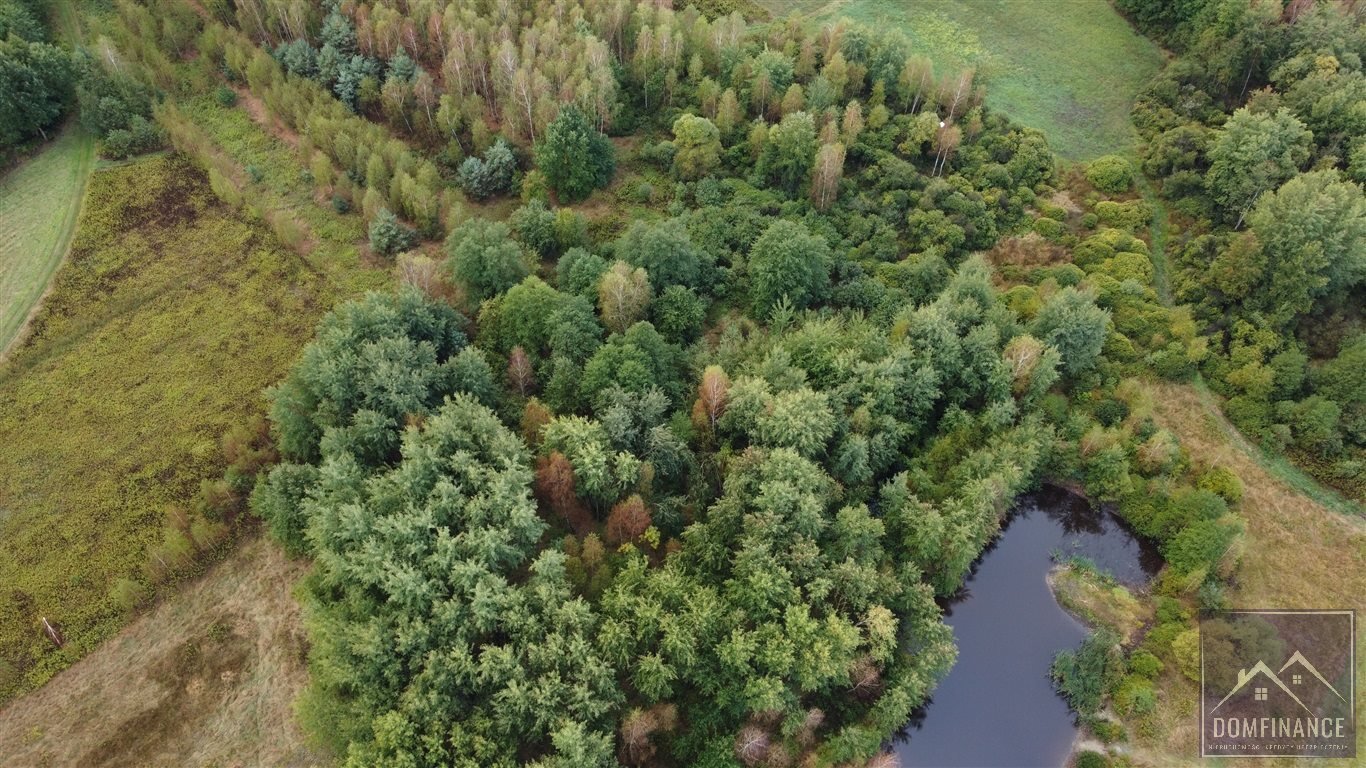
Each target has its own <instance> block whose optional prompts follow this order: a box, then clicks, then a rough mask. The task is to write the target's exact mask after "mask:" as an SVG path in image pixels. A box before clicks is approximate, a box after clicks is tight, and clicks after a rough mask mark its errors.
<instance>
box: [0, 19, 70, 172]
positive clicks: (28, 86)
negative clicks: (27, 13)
mask: <svg viewBox="0 0 1366 768" xmlns="http://www.w3.org/2000/svg"><path fill="white" fill-rule="evenodd" d="M74 78H75V67H74V65H73V64H72V61H71V57H70V56H69V55H68V54H67V53H66V52H65V51H63V50H62V49H61V48H58V47H56V46H54V45H49V44H47V43H43V42H29V41H27V40H24V39H23V38H21V37H19V36H18V35H17V34H14V33H13V32H11V34H10V37H9V38H8V39H6V38H3V37H0V147H8V146H11V145H13V144H17V143H19V142H20V141H24V140H25V139H28V138H30V137H33V136H42V137H44V138H46V137H47V130H48V129H49V128H50V127H52V126H53V125H54V124H55V123H56V122H57V119H58V118H59V117H61V115H62V112H63V111H64V110H65V108H66V104H67V102H68V101H69V100H70V98H71V91H72V85H73V81H74Z"/></svg>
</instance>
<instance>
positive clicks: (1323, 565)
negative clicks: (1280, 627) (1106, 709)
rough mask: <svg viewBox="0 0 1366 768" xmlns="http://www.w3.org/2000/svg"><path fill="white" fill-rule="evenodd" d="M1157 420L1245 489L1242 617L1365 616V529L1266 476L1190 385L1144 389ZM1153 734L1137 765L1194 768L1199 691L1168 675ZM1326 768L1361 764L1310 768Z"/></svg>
mask: <svg viewBox="0 0 1366 768" xmlns="http://www.w3.org/2000/svg"><path fill="white" fill-rule="evenodd" d="M1150 388H1151V393H1152V395H1153V402H1154V405H1155V414H1154V415H1155V417H1156V418H1157V420H1158V421H1159V422H1160V423H1161V424H1162V426H1164V427H1166V428H1168V429H1170V430H1172V431H1173V432H1175V433H1176V434H1177V436H1178V437H1180V438H1181V443H1182V445H1183V446H1185V447H1186V448H1187V450H1189V451H1190V454H1191V456H1192V457H1194V458H1195V459H1196V460H1197V461H1200V462H1203V463H1208V464H1212V465H1221V466H1225V467H1228V468H1229V469H1231V470H1233V472H1234V473H1235V474H1237V475H1238V477H1239V478H1241V479H1242V481H1243V486H1244V494H1243V501H1242V504H1241V510H1240V511H1241V513H1242V516H1243V517H1244V518H1245V519H1246V520H1247V536H1246V540H1245V542H1244V543H1243V555H1242V560H1241V561H1240V563H1239V565H1238V568H1237V571H1236V572H1235V574H1234V578H1233V584H1232V590H1231V595H1230V598H1231V603H1232V604H1233V605H1234V606H1236V607H1243V608H1355V609H1356V611H1357V616H1358V619H1361V618H1363V617H1366V521H1364V520H1363V519H1362V518H1360V517H1352V516H1349V515H1345V514H1341V513H1338V512H1334V511H1332V510H1330V509H1327V508H1326V507H1324V506H1322V505H1321V504H1319V503H1318V502H1315V501H1314V500H1312V499H1309V498H1307V497H1305V496H1303V495H1301V494H1299V493H1297V492H1296V491H1294V490H1293V489H1292V488H1290V486H1288V485H1286V484H1285V483H1284V482H1283V481H1281V480H1280V479H1278V478H1276V477H1274V476H1273V475H1272V474H1270V473H1269V472H1267V471H1266V469H1264V468H1263V467H1262V465H1261V464H1260V463H1259V462H1258V460H1257V459H1256V458H1255V456H1256V453H1255V451H1254V449H1252V448H1251V447H1250V446H1249V445H1247V444H1246V443H1245V442H1244V441H1242V440H1241V439H1240V438H1239V437H1238V436H1237V435H1236V433H1231V432H1230V431H1229V429H1228V427H1227V422H1225V421H1223V416H1222V415H1220V414H1219V413H1218V412H1217V411H1214V410H1212V409H1210V408H1208V407H1207V406H1206V404H1205V403H1204V402H1203V401H1202V399H1201V397H1200V394H1199V393H1198V392H1197V391H1196V390H1195V389H1194V388H1193V387H1191V386H1187V385H1176V384H1167V383H1162V384H1152V385H1150ZM1356 662H1357V670H1356V687H1357V690H1358V691H1361V690H1362V689H1363V687H1366V632H1363V631H1362V630H1361V628H1360V627H1358V629H1357V648H1356ZM1163 680H1164V682H1165V683H1166V684H1165V685H1164V686H1163V690H1162V691H1161V695H1162V704H1160V705H1159V708H1158V712H1159V719H1158V720H1157V722H1156V723H1155V724H1156V725H1157V726H1158V727H1157V728H1156V732H1155V733H1154V734H1153V735H1152V736H1151V737H1150V738H1143V737H1140V738H1139V739H1138V740H1137V742H1136V743H1135V744H1133V745H1132V747H1133V748H1134V749H1133V752H1132V754H1133V757H1134V762H1135V764H1137V765H1153V766H1169V765H1190V764H1193V763H1194V762H1196V759H1195V755H1198V754H1199V732H1198V730H1197V725H1198V724H1197V722H1196V720H1197V719H1198V716H1197V715H1196V714H1195V708H1196V701H1195V700H1196V697H1197V696H1198V689H1197V687H1196V686H1195V685H1194V684H1193V683H1190V682H1189V681H1185V680H1184V679H1183V678H1180V676H1179V675H1165V676H1164V678H1163ZM1357 732H1358V734H1361V733H1366V708H1363V707H1360V706H1358V707H1357ZM1314 762H1315V764H1316V765H1317V764H1323V765H1325V766H1337V765H1349V764H1351V765H1366V753H1363V754H1361V755H1360V756H1359V757H1358V758H1357V759H1356V760H1355V761H1351V760H1322V761H1319V760H1316V761H1314ZM1301 763H1302V761H1297V760H1289V759H1287V760H1273V761H1267V760H1264V759H1257V760H1252V759H1247V760H1242V761H1234V760H1227V761H1221V762H1219V764H1220V765H1248V766H1256V768H1266V766H1268V765H1279V764H1283V765H1286V766H1291V765H1299V764H1301Z"/></svg>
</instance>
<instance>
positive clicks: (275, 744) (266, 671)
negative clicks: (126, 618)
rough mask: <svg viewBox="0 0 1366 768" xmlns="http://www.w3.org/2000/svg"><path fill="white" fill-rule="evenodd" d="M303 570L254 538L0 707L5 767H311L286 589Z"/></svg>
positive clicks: (299, 653)
mask: <svg viewBox="0 0 1366 768" xmlns="http://www.w3.org/2000/svg"><path fill="white" fill-rule="evenodd" d="M304 567H305V566H304V565H303V564H301V563H298V562H290V561H289V560H287V559H286V558H285V557H284V555H283V554H281V552H280V550H279V548H278V547H276V546H274V545H273V544H270V543H269V542H267V541H266V540H264V539H262V538H255V539H253V540H250V541H247V542H244V543H243V544H242V545H241V546H240V547H239V548H238V549H237V551H236V552H234V553H233V555H232V556H231V557H230V558H229V559H228V560H227V561H225V562H223V563H221V564H219V565H218V566H216V567H215V568H213V569H212V570H211V571H210V572H209V573H208V574H206V575H205V576H204V577H202V578H200V579H199V580H197V581H195V582H194V583H192V584H189V585H187V586H186V587H185V589H183V590H182V591H181V592H179V593H178V594H176V595H175V596H174V597H172V598H170V599H169V600H167V601H165V602H164V603H162V604H161V605H159V606H157V607H156V608H155V609H154V610H152V611H151V612H150V613H148V614H146V615H144V616H142V617H140V618H138V619H137V620H136V621H134V622H133V623H132V624H130V625H129V626H128V627H127V628H126V629H124V630H123V631H122V632H120V633H119V635H118V636H116V637H114V638H113V639H112V640H110V641H109V642H107V643H105V644H104V645H102V646H101V647H100V648H99V649H98V650H96V651H95V652H93V653H91V654H90V655H89V656H87V657H85V658H84V659H82V660H81V661H79V662H78V663H76V664H75V665H73V666H72V667H71V668H69V669H67V670H66V671H64V672H62V673H61V674H59V675H58V676H57V677H55V678H53V679H52V680H51V681H50V682H48V684H47V685H45V686H43V687H42V688H41V689H39V690H37V691H34V692H33V693H31V694H28V695H27V696H24V697H22V698H20V699H17V700H15V701H13V702H12V703H10V704H9V705H8V707H6V708H5V709H4V710H0V755H4V765H6V766H8V767H11V768H18V767H20V766H23V767H25V768H27V767H28V766H82V767H83V768H94V766H177V767H178V766H240V767H241V768H246V767H247V766H272V767H274V766H281V767H283V766H314V765H325V764H328V763H330V762H331V761H330V759H329V758H328V757H327V756H326V755H323V754H321V753H320V752H318V751H316V750H315V749H313V748H312V747H311V746H309V745H308V744H307V743H306V742H305V740H304V736H303V734H302V733H301V732H300V730H299V727H298V726H297V725H296V724H295V722H294V717H293V712H292V704H293V701H294V698H295V697H296V696H297V694H298V692H299V691H300V690H301V689H302V687H303V686H304V685H305V684H306V683H307V679H308V672H307V668H306V667H305V660H304V656H305V651H306V641H305V635H304V630H303V627H302V624H301V621H300V615H299V606H298V604H297V602H296V601H295V600H294V598H293V596H292V594H291V591H292V589H293V587H294V584H295V583H296V582H297V581H298V579H299V577H300V575H301V573H302V571H303V570H304Z"/></svg>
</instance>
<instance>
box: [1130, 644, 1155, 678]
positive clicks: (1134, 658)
mask: <svg viewBox="0 0 1366 768" xmlns="http://www.w3.org/2000/svg"><path fill="white" fill-rule="evenodd" d="M1129 671H1130V672H1132V673H1133V674H1135V675H1138V676H1140V677H1145V678H1147V679H1149V680H1156V679H1157V676H1158V675H1159V674H1161V673H1162V661H1161V660H1160V659H1158V658H1157V657H1156V656H1154V655H1153V654H1152V653H1150V652H1148V651H1145V650H1142V649H1140V650H1137V651H1134V652H1133V653H1132V654H1130V655H1129Z"/></svg>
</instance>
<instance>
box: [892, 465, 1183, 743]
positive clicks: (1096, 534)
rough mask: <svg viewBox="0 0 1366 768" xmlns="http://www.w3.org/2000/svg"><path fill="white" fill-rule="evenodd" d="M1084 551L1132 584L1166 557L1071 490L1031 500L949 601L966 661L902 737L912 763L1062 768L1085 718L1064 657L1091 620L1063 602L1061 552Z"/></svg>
mask: <svg viewBox="0 0 1366 768" xmlns="http://www.w3.org/2000/svg"><path fill="white" fill-rule="evenodd" d="M1054 554H1062V555H1064V556H1070V555H1079V556H1082V557H1086V558H1089V559H1090V560H1091V561H1092V562H1094V563H1096V565H1097V566H1099V567H1100V568H1101V569H1102V570H1105V571H1108V572H1109V573H1111V574H1113V575H1114V576H1115V578H1116V579H1117V580H1118V581H1120V582H1121V583H1124V584H1129V585H1137V584H1142V583H1144V582H1146V581H1147V580H1148V579H1149V578H1150V577H1151V576H1152V575H1153V574H1155V573H1156V572H1157V570H1158V569H1159V568H1160V567H1161V565H1162V560H1161V558H1160V556H1159V555H1158V554H1157V552H1156V550H1155V549H1154V548H1153V547H1151V546H1150V545H1148V544H1146V543H1145V542H1141V541H1140V540H1139V539H1138V538H1137V537H1136V536H1134V535H1133V533H1132V532H1131V531H1130V530H1129V529H1128V528H1127V526H1125V525H1124V524H1123V523H1122V522H1121V521H1120V520H1119V519H1118V518H1116V517H1115V516H1114V515H1113V514H1111V513H1110V512H1108V511H1103V510H1095V509H1092V508H1091V507H1090V505H1089V504H1088V503H1087V502H1086V500H1085V499H1083V498H1081V497H1079V496H1077V495H1075V494H1072V493H1070V492H1068V491H1066V490H1064V489H1061V488H1055V487H1046V488H1044V489H1043V490H1041V491H1039V492H1037V493H1034V494H1031V495H1029V496H1026V497H1024V498H1023V499H1021V501H1020V503H1019V504H1018V505H1017V508H1016V510H1015V511H1014V512H1013V513H1012V514H1011V517H1010V518H1009V520H1007V521H1006V524H1005V526H1004V527H1003V529H1002V532H1001V535H1000V536H999V537H997V539H996V540H995V541H994V542H993V543H992V544H991V546H989V547H988V548H987V549H986V551H985V552H984V553H983V555H982V557H981V558H980V559H979V560H978V562H977V563H976V564H975V565H974V566H973V570H972V573H971V575H970V576H969V578H968V581H967V584H966V585H965V586H964V588H963V589H962V590H960V591H959V592H958V594H956V595H954V596H953V598H951V599H950V600H948V601H945V604H944V606H943V607H944V621H945V623H947V624H948V625H949V626H950V627H952V628H953V633H954V639H955V642H957V644H958V651H959V653H958V663H957V664H955V665H954V668H953V670H952V671H950V672H949V674H948V676H947V677H945V678H944V681H943V682H942V683H940V685H939V687H938V688H937V689H935V692H934V697H933V698H932V699H931V700H930V701H929V702H928V703H927V704H926V705H925V706H924V707H922V708H921V709H919V710H917V711H916V712H915V713H914V714H913V715H912V716H911V719H910V721H909V722H908V723H907V724H906V727H905V728H904V729H903V730H902V731H901V732H900V733H899V734H898V735H897V737H896V739H895V740H894V748H895V751H896V753H897V756H898V757H899V758H900V761H901V765H902V766H908V767H909V766H920V765H924V766H937V767H941V768H950V767H951V766H1011V767H1012V768H1024V767H1025V766H1058V765H1061V764H1062V763H1063V761H1064V760H1065V759H1066V758H1067V754H1068V750H1069V748H1070V746H1071V743H1072V739H1073V737H1074V736H1075V734H1076V726H1075V725H1074V723H1073V720H1072V715H1071V713H1070V712H1069V711H1068V709H1067V705H1066V703H1064V702H1063V701H1062V699H1060V698H1059V697H1058V696H1057V694H1056V693H1054V691H1053V686H1052V683H1051V682H1050V681H1049V679H1048V667H1049V664H1050V663H1051V662H1052V659H1053V655H1054V654H1055V653H1057V652H1058V651H1059V650H1061V649H1063V648H1068V647H1071V646H1075V645H1076V644H1077V643H1079V642H1080V641H1081V639H1082V638H1083V637H1085V635H1086V629H1085V627H1083V626H1082V625H1081V624H1080V623H1078V622H1077V621H1076V620H1074V619H1073V618H1072V617H1071V616H1069V615H1068V614H1067V613H1066V612H1065V611H1063V610H1062V608H1060V607H1059V606H1058V604H1057V601H1055V600H1054V599H1053V595H1052V592H1051V591H1050V590H1049V589H1048V584H1047V582H1046V580H1045V579H1046V576H1047V574H1048V570H1049V568H1050V567H1051V566H1052V556H1053V555H1054Z"/></svg>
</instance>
